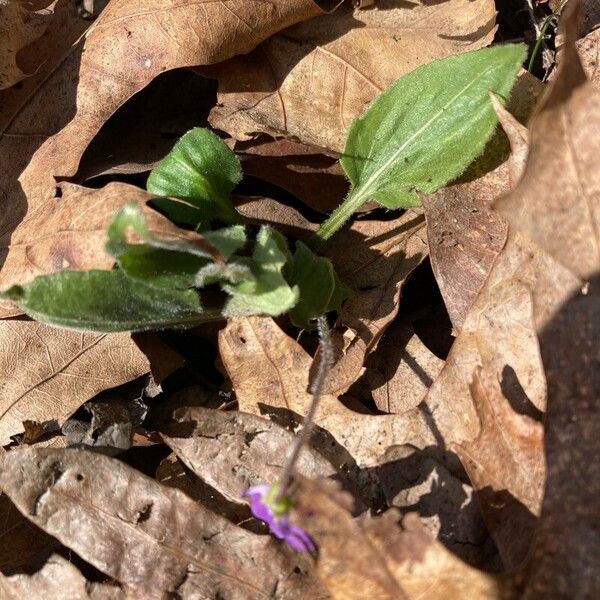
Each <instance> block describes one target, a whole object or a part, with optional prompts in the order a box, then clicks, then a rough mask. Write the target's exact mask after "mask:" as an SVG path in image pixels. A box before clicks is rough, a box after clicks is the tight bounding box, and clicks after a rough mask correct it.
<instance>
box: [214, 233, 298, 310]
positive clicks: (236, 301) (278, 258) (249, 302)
mask: <svg viewBox="0 0 600 600" xmlns="http://www.w3.org/2000/svg"><path fill="white" fill-rule="evenodd" d="M289 258H290V253H289V250H288V249H287V244H286V242H285V238H284V237H283V236H282V235H281V234H280V233H279V232H277V231H275V230H274V229H271V227H267V226H264V227H261V229H260V231H259V232H258V235H257V236H256V245H255V247H254V252H253V254H252V261H250V263H249V265H250V268H251V269H252V274H253V278H252V279H247V280H245V281H242V282H240V283H238V284H223V286H222V287H223V289H224V290H225V291H226V292H227V293H228V294H230V296H231V298H229V300H227V302H226V304H225V308H224V309H223V315H225V316H242V315H271V316H278V315H281V314H283V313H284V312H287V311H288V310H290V309H291V308H292V307H293V306H294V305H295V304H296V302H298V295H299V292H298V288H297V287H296V286H294V287H290V286H289V285H288V283H287V281H286V280H285V278H284V277H283V274H282V271H283V267H284V266H285V264H286V262H287V261H288V260H289Z"/></svg>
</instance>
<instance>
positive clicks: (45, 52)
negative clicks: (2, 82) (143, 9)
mask: <svg viewBox="0 0 600 600" xmlns="http://www.w3.org/2000/svg"><path fill="white" fill-rule="evenodd" d="M45 3H46V4H48V3H47V2H45ZM52 11H53V14H52V19H51V20H50V22H49V24H48V27H47V29H46V30H45V31H44V32H43V34H42V35H41V37H39V38H38V39H37V40H35V41H33V42H32V43H31V44H29V45H28V46H27V47H26V48H23V50H21V51H20V52H19V56H18V63H19V65H20V66H21V68H22V70H23V71H24V72H26V73H28V74H30V75H29V76H28V77H26V78H25V79H23V80H22V81H21V82H20V84H19V85H18V86H13V87H11V88H8V89H5V90H1V91H0V133H2V132H3V131H4V129H5V128H6V127H7V126H8V125H9V124H10V122H11V120H12V119H13V118H14V116H15V115H16V114H17V113H18V112H19V110H20V109H21V108H22V107H23V106H24V105H25V103H26V102H27V100H28V99H29V98H30V97H31V95H32V94H34V93H35V91H36V90H37V89H38V87H40V86H41V85H42V84H43V83H44V81H45V80H46V78H47V77H48V76H49V75H50V74H51V73H52V72H53V71H54V69H56V68H57V67H58V65H59V64H60V63H61V61H62V60H63V59H64V58H65V56H66V55H67V54H68V52H69V50H70V49H71V46H72V45H73V44H74V43H75V42H76V41H77V39H78V38H79V37H80V36H81V35H82V34H83V32H84V31H85V30H86V29H87V28H88V27H89V26H90V25H91V21H89V20H86V19H83V18H82V17H81V15H80V14H79V11H78V10H77V2H72V1H71V0H56V1H55V2H53V5H52ZM20 141H21V139H20V136H18V135H17V136H15V137H13V144H15V143H19V142H20Z"/></svg>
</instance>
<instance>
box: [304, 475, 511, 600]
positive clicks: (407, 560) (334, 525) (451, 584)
mask: <svg viewBox="0 0 600 600" xmlns="http://www.w3.org/2000/svg"><path fill="white" fill-rule="evenodd" d="M292 496H293V498H294V501H295V505H294V516H295V518H296V520H297V521H298V523H299V524H300V525H301V526H302V527H304V528H305V529H306V530H307V531H308V532H309V533H310V535H311V536H312V537H313V538H314V540H315V542H316V543H317V545H318V547H319V557H318V562H317V573H318V575H319V577H320V578H321V580H322V581H323V583H324V584H325V586H326V587H327V589H328V590H329V592H330V593H331V596H332V598H334V599H339V600H342V599H343V600H362V599H364V598H369V600H418V599H422V598H427V600H449V599H455V598H473V599H474V600H493V599H494V600H496V599H498V600H499V599H500V598H502V593H501V588H500V585H499V583H498V581H497V580H496V579H495V578H494V577H493V576H491V575H489V574H487V573H483V572H481V571H477V570H476V569H473V568H472V567H469V566H468V565H467V564H465V563H463V562H462V561H461V560H460V559H459V558H457V557H455V556H454V555H453V554H452V553H451V552H449V551H448V550H447V549H446V548H444V547H443V546H442V545H441V544H440V543H439V542H437V541H436V540H434V539H433V538H432V537H430V536H429V535H428V534H427V533H426V532H425V530H424V529H423V526H422V525H421V524H420V522H419V519H418V517H417V516H416V515H414V514H408V515H406V516H405V517H404V519H403V521H402V526H401V527H400V526H399V525H398V521H399V515H398V513H397V512H396V511H395V510H389V511H387V512H386V513H385V514H384V515H382V516H381V517H376V518H373V517H360V518H359V519H353V518H352V516H351V514H350V510H351V508H352V503H351V500H350V498H349V496H348V495H347V494H345V493H343V492H340V491H339V489H336V487H335V486H334V485H333V484H332V483H331V482H324V481H321V480H318V481H310V480H308V479H304V478H300V477H299V478H297V480H296V481H295V485H294V488H293V491H292Z"/></svg>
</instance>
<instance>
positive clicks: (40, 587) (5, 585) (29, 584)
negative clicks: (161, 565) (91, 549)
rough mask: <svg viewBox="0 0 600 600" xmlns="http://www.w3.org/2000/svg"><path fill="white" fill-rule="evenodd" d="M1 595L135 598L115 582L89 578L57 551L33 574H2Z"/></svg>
mask: <svg viewBox="0 0 600 600" xmlns="http://www.w3.org/2000/svg"><path fill="white" fill-rule="evenodd" d="M0 595H1V596H2V598H3V599H4V600H23V598H27V600H48V599H54V598H65V599H66V598H68V600H126V599H127V598H130V599H131V600H134V598H133V596H130V595H129V594H127V592H126V591H125V590H123V589H121V588H120V587H118V586H116V585H109V584H102V583H92V582H90V581H87V580H86V578H85V577H84V576H83V575H82V574H81V573H80V572H79V571H78V570H77V568H76V567H75V566H74V565H72V564H71V563H70V562H69V561H68V560H66V559H64V558H63V557H62V556H60V555H58V554H53V555H52V556H50V557H49V558H48V560H47V561H46V563H45V564H44V566H43V567H42V568H41V569H40V570H39V571H37V572H36V573H33V574H32V575H27V574H24V573H19V574H16V575H13V576H11V577H5V576H3V575H2V574H0Z"/></svg>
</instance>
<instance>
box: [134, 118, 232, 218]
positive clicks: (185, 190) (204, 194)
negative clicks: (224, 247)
mask: <svg viewBox="0 0 600 600" xmlns="http://www.w3.org/2000/svg"><path fill="white" fill-rule="evenodd" d="M241 178H242V168H241V165H240V161H239V159H238V157H237V156H236V155H235V154H234V153H233V152H232V151H231V150H230V149H229V147H228V146H227V144H225V142H223V140H222V139H221V138H220V137H219V136H217V135H215V134H214V133H213V132H212V131H209V130H208V129H203V128H200V127H197V128H195V129H192V130H191V131H188V132H187V133H186V134H185V135H184V136H183V137H182V138H181V139H180V140H179V141H178V142H177V143H176V144H175V146H174V147H173V150H171V152H169V154H167V156H166V157H165V158H163V160H161V161H160V162H159V163H158V165H157V166H156V167H155V168H154V169H153V170H152V172H151V173H150V177H149V178H148V182H147V184H146V187H147V189H148V191H149V192H151V193H152V194H156V195H157V196H173V197H174V198H179V199H181V200H184V201H186V202H187V203H188V204H189V205H190V206H185V205H180V204H179V203H177V202H174V201H172V200H162V201H161V200H156V201H155V204H156V205H157V206H158V207H159V208H160V209H161V210H162V211H163V212H165V213H166V214H167V216H169V217H170V218H172V220H173V221H174V222H177V223H183V224H189V225H192V226H196V225H197V224H198V223H199V222H200V221H210V220H213V219H220V220H222V221H225V222H228V223H240V222H241V217H240V215H239V213H238V212H237V211H236V210H235V208H234V206H233V204H232V203H231V201H230V199H229V196H230V195H231V192H232V190H233V188H234V187H235V186H236V185H237V184H238V183H239V181H240V180H241ZM194 209H196V210H197V211H198V212H197V214H194ZM190 220H191V222H190Z"/></svg>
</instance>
